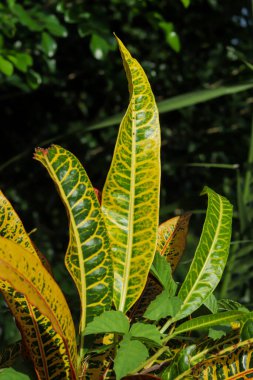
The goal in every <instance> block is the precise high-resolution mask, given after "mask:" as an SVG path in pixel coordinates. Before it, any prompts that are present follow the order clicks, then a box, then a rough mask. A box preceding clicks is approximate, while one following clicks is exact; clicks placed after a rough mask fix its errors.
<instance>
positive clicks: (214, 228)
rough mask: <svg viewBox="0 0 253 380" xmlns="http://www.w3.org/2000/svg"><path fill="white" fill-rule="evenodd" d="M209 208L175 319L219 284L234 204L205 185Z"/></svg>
mask: <svg viewBox="0 0 253 380" xmlns="http://www.w3.org/2000/svg"><path fill="white" fill-rule="evenodd" d="M202 194H207V195H208V209H207V214H206V220H205V223H204V227H203V231H202V234H201V238H200V241H199V245H198V247H197V249H196V252H195V256H194V259H193V261H192V264H191V266H190V269H189V271H188V273H187V276H186V278H185V280H184V282H183V284H182V286H181V288H180V290H179V293H178V297H179V298H181V299H182V301H183V304H182V307H181V310H180V311H179V313H178V315H177V316H176V317H175V318H176V319H182V318H184V317H186V316H188V315H189V314H191V313H192V312H193V311H195V310H196V309H198V308H199V307H200V306H201V305H202V304H203V302H204V301H205V299H206V298H207V297H208V296H209V295H210V294H211V293H212V292H213V290H214V289H215V287H216V286H217V285H218V283H219V280H220V278H221V276H222V273H223V270H224V268H225V264H226V261H227V257H228V252H229V245H230V238H231V224H232V206H231V204H230V202H229V201H228V200H227V199H226V198H224V197H222V196H220V195H219V194H217V193H215V192H214V191H213V190H211V189H210V188H208V187H205V188H204V190H203V192H202Z"/></svg>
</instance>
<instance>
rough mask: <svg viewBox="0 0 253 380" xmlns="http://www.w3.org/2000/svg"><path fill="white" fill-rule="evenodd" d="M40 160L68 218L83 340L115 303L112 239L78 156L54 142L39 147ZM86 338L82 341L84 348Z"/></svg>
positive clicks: (69, 257)
mask: <svg viewBox="0 0 253 380" xmlns="http://www.w3.org/2000/svg"><path fill="white" fill-rule="evenodd" d="M35 159H36V160H38V161H40V162H41V163H42V164H43V165H44V166H45V168H46V169H47V171H48V173H49V174H50V176H51V178H52V179H53V181H54V183H55V185H56V187H57V189H58V191H59V194H60V196H61V199H62V201H63V203H64V205H65V208H66V210H67V213H68V217H69V245H68V249H67V253H66V257H65V264H66V267H67V269H68V271H69V272H70V274H71V276H72V278H73V280H74V282H75V284H76V287H77V289H78V292H79V295H80V299H81V306H82V315H81V320H80V332H81V336H82V339H83V335H84V330H85V326H86V324H87V322H89V321H90V320H91V319H92V318H93V317H94V316H96V315H99V314H101V313H102V312H103V311H105V310H109V309H110V307H111V303H112V278H113V275H112V264H111V257H110V242H109V238H108V235H107V231H106V227H105V224H104V220H103V215H102V213H101V210H100V205H99V202H98V199H97V196H96V194H95V192H94V189H93V186H92V184H91V182H90V180H89V178H88V176H87V174H86V172H85V170H84V168H83V166H82V165H81V163H80V162H79V161H78V159H77V158H76V157H75V156H74V155H73V154H72V153H70V152H68V151H67V150H65V149H63V148H61V147H59V146H57V145H53V146H52V147H50V148H49V149H46V150H44V149H37V150H36V153H35ZM82 346H83V341H82V342H81V349H82Z"/></svg>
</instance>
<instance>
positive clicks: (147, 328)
mask: <svg viewBox="0 0 253 380" xmlns="http://www.w3.org/2000/svg"><path fill="white" fill-rule="evenodd" d="M129 334H130V336H131V337H132V338H136V339H138V340H141V341H142V342H143V343H145V342H146V341H147V342H152V343H155V344H156V345H159V346H160V345H161V334H160V331H159V330H158V328H157V327H156V326H155V325H150V324H146V323H140V322H137V323H134V324H133V325H132V327H131V329H130V331H129Z"/></svg>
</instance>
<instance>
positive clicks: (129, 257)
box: [102, 40, 160, 312]
mask: <svg viewBox="0 0 253 380" xmlns="http://www.w3.org/2000/svg"><path fill="white" fill-rule="evenodd" d="M118 43H119V47H120V51H121V55H122V59H123V64H124V67H125V70H126V73H127V79H128V84H129V91H130V103H129V106H128V109H127V112H126V114H125V116H124V118H123V121H122V123H121V126H120V131H119V135H118V139H117V143H116V147H115V151H114V156H113V160H112V164H111V167H110V170H109V173H108V176H107V179H106V183H105V186H104V189H103V194H102V210H103V213H104V216H105V221H106V226H107V229H108V233H109V236H110V240H111V246H112V258H113V265H114V273H115V281H114V303H115V305H116V308H117V309H118V310H121V311H124V312H126V311H127V310H129V309H130V307H131V306H132V305H133V304H134V303H135V302H136V300H137V299H138V298H139V296H140V294H141V292H142V290H143V288H144V286H145V282H146V279H147V275H148V272H149V269H150V266H151V264H152V261H153V257H154V254H155V248H156V238H157V225H158V207H159V188H160V158H159V154H160V133H159V121H158V111H157V107H156V104H155V100H154V95H153V93H152V91H151V88H150V85H149V82H148V80H147V77H146V75H145V73H144V71H143V70H142V68H141V66H140V65H139V64H138V62H137V61H136V60H135V59H134V58H132V57H131V55H130V53H129V52H128V51H127V49H126V48H125V46H124V45H123V44H122V42H121V41H120V40H118Z"/></svg>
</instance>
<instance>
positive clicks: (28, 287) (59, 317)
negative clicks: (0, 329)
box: [0, 238, 76, 379]
mask: <svg viewBox="0 0 253 380" xmlns="http://www.w3.org/2000/svg"><path fill="white" fill-rule="evenodd" d="M0 268H1V271H0V289H1V292H2V293H3V294H4V296H5V299H6V301H7V303H8V305H9V307H10V309H11V311H12V312H13V314H15V317H16V319H17V322H18V325H19V327H20V328H21V333H22V332H23V333H22V336H23V339H24V340H25V344H26V346H27V348H28V350H29V353H30V355H31V357H32V359H33V361H34V363H35V367H36V370H37V371H38V373H42V375H44V376H46V375H45V373H47V372H48V371H49V368H48V366H47V365H46V366H45V363H46V361H47V357H44V356H43V355H44V347H45V346H46V344H48V339H51V338H52V342H53V341H54V339H55V345H54V346H53V347H54V348H55V350H56V351H57V355H56V356H53V355H52V352H51V353H50V354H51V356H53V359H55V360H56V362H58V360H60V362H61V365H62V366H63V367H61V366H60V367H61V370H62V369H63V370H64V371H65V370H66V371H65V376H66V377H67V378H68V379H75V367H76V341H75V328H74V324H73V320H72V317H71V314H70V311H69V308H68V305H67V303H66V301H65V298H64V296H63V294H62V293H61V290H60V288H59V287H58V285H57V284H56V283H55V281H54V280H53V278H52V277H51V276H50V274H49V273H48V271H47V270H46V269H45V268H44V267H43V265H42V263H41V262H40V260H39V258H38V257H37V256H35V255H33V254H32V253H30V252H29V251H27V250H25V249H24V248H23V247H21V246H20V245H18V244H16V243H14V242H12V241H11V240H9V239H5V238H0ZM38 274H39V275H38ZM33 319H35V321H36V323H31V322H32V320H33ZM37 329H38V331H37ZM40 329H45V331H44V330H43V331H44V332H45V333H46V334H47V339H45V345H43V347H42V348H41V347H40V348H38V347H37V346H36V343H37V344H38V342H40V343H42V340H41V339H42V336H41V335H40V332H39V330H40ZM49 331H51V334H49ZM34 332H35V334H34ZM31 333H33V334H31ZM34 336H36V338H37V339H35V340H34ZM50 341H51V340H50ZM58 341H59V345H58V344H57V343H56V342H58ZM67 341H68V345H67ZM34 342H35V343H34ZM51 348H52V346H51ZM58 350H59V351H58ZM51 351H52V349H51ZM60 351H62V359H60ZM38 352H40V354H41V358H40V357H39V355H38ZM53 359H52V357H51V360H52V361H53V362H54V363H55V361H54V360H53ZM42 362H43V364H44V365H43V364H42ZM49 364H50V360H49V362H48V365H49ZM57 370H58V369H57V368H56V371H57ZM42 378H43V377H42ZM45 378H46V379H50V377H45Z"/></svg>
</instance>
